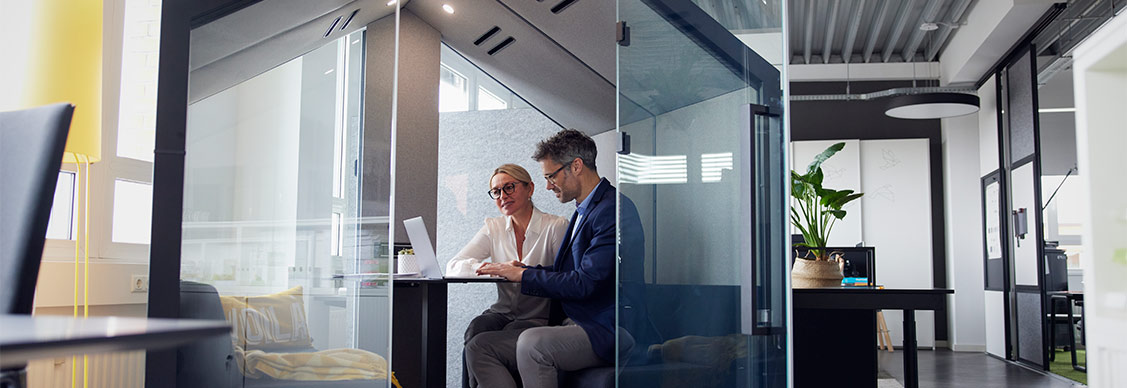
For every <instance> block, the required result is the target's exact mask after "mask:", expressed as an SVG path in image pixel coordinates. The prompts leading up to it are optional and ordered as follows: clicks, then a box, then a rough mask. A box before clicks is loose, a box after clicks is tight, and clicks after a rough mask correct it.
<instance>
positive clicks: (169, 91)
mask: <svg viewBox="0 0 1127 388" xmlns="http://www.w3.org/2000/svg"><path fill="white" fill-rule="evenodd" d="M259 1H260V0H166V1H164V3H163V5H162V6H161V24H160V60H159V61H160V62H159V69H160V73H159V75H158V77H157V86H158V87H157V115H156V139H155V140H156V144H155V148H154V151H153V208H152V232H151V233H152V236H151V244H150V246H149V256H150V259H149V279H150V282H149V284H150V287H149V300H148V317H150V318H179V317H180V253H181V252H180V248H181V246H180V243H181V241H180V239H181V232H182V230H181V223H182V221H183V212H184V210H183V209H184V156H185V144H186V142H185V140H186V138H187V117H188V73H189V68H188V56H189V51H190V45H191V42H190V38H191V31H192V29H193V28H195V27H199V26H202V25H204V24H207V23H208V22H211V21H214V20H216V19H219V18H221V17H223V16H226V15H229V14H231V13H234V12H235V11H238V10H240V9H243V8H246V7H248V6H250V5H253V4H255V3H257V2H259ZM176 364H177V360H176V350H175V349H171V350H161V351H149V352H146V354H145V386H147V387H161V388H175V387H176V379H174V378H169V376H174V375H175V374H176Z"/></svg>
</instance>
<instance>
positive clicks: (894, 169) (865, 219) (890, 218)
mask: <svg viewBox="0 0 1127 388" xmlns="http://www.w3.org/2000/svg"><path fill="white" fill-rule="evenodd" d="M860 149H861V152H860V153H861V189H862V191H863V192H864V193H865V196H864V197H861V202H862V205H863V207H862V211H861V226H862V228H863V229H864V231H865V245H867V246H873V247H876V268H877V283H879V284H882V285H884V286H886V287H889V288H931V287H933V285H934V283H933V281H932V264H933V262H932V241H931V166H930V156H929V147H928V139H895V140H863V141H861V147H860ZM884 315H885V321H886V322H887V323H888V328H889V330H890V331H891V334H892V343H894V344H895V343H901V341H902V338H903V337H902V336H903V326H904V325H903V323H902V322H903V320H902V319H903V318H902V317H903V315H902V314H901V312H900V311H885V313H884ZM916 328H917V333H918V343H919V345H920V346H923V347H930V346H934V343H935V319H934V313H933V312H931V311H919V312H917V313H916Z"/></svg>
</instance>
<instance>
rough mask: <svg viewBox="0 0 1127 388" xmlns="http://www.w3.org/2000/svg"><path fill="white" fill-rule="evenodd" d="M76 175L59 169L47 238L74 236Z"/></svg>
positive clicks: (63, 238)
mask: <svg viewBox="0 0 1127 388" xmlns="http://www.w3.org/2000/svg"><path fill="white" fill-rule="evenodd" d="M74 177H75V173H73V172H70V171H59V181H58V183H56V184H55V202H54V204H52V205H51V220H50V221H49V222H48V223H47V238H54V239H59V240H70V239H72V238H73V237H74V233H75V232H74V229H75V228H74V227H75V225H74V199H75V197H74V183H75V182H74Z"/></svg>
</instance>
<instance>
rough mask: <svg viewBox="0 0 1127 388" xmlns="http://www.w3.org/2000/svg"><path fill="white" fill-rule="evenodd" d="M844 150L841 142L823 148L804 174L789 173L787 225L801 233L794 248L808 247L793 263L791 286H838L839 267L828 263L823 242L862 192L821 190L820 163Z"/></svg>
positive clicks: (839, 281) (822, 188) (828, 258)
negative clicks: (846, 206) (805, 253)
mask: <svg viewBox="0 0 1127 388" xmlns="http://www.w3.org/2000/svg"><path fill="white" fill-rule="evenodd" d="M842 148H845V143H837V144H834V145H831V146H829V147H827V148H826V150H825V151H822V153H821V154H818V156H816V157H814V161H813V162H810V165H809V166H807V167H806V173H805V174H802V175H799V174H798V173H797V172H795V171H794V170H791V172H790V178H791V189H790V190H791V191H790V195H791V197H793V198H794V202H792V203H791V206H790V222H791V224H792V225H794V227H795V228H798V231H799V232H800V233H802V237H803V239H804V240H805V242H802V243H798V244H795V247H800V246H805V247H809V248H811V249H810V251H809V252H807V255H806V256H804V257H799V258H798V259H797V260H795V261H794V268H792V269H791V280H792V286H793V287H796V288H803V287H832V286H838V285H840V284H841V266H840V265H839V264H838V263H837V262H835V261H834V260H831V257H830V254H829V252H827V251H826V249H825V247H826V241H828V240H829V237H830V230H832V229H833V227H834V223H835V222H837V220H840V219H842V218H845V210H844V209H842V207H843V206H845V204H847V203H849V202H851V201H853V200H855V199H857V198H861V196H862V195H864V194H862V193H854V192H853V190H834V189H828V188H825V187H822V178H823V177H824V176H823V174H822V163H824V162H825V161H826V159H829V158H830V157H831V156H834V154H836V153H837V152H838V151H841V149H842Z"/></svg>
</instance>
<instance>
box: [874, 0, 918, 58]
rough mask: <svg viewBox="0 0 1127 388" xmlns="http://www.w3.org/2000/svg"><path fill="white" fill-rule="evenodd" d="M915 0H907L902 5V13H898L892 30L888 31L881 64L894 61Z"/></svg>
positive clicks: (893, 21)
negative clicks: (893, 56) (893, 55)
mask: <svg viewBox="0 0 1127 388" xmlns="http://www.w3.org/2000/svg"><path fill="white" fill-rule="evenodd" d="M912 3H914V1H913V0H905V1H904V2H903V3H902V4H901V5H900V11H899V12H897V13H896V19H892V29H891V30H888V41H887V42H886V43H885V44H884V51H883V52H882V53H881V58H880V60H881V62H884V63H888V60H889V59H892V53H893V52H894V51H896V42H899V41H900V35H902V34H903V33H904V25H905V24H908V11H911V10H912Z"/></svg>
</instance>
